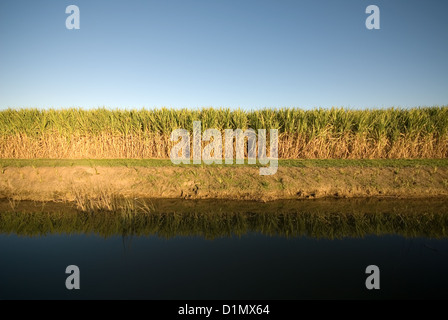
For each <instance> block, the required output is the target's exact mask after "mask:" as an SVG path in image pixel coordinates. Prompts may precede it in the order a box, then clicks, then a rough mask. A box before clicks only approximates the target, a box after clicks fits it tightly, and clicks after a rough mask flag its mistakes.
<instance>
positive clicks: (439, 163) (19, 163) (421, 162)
mask: <svg viewBox="0 0 448 320" xmlns="http://www.w3.org/2000/svg"><path fill="white" fill-rule="evenodd" d="M278 165H279V167H319V168H327V167H328V168H340V167H361V168H362V167H392V168H404V167H448V159H363V160H354V159H319V160H317V159H305V160H279V164H278ZM75 166H82V167H196V168H197V167H228V166H236V167H260V166H261V165H259V164H255V165H248V164H243V165H237V164H233V165H226V164H222V165H216V164H213V165H205V164H204V163H202V164H199V165H193V164H190V165H185V164H181V165H174V164H173V163H172V162H171V160H170V159H75V160H71V159H0V168H7V167H16V168H21V167H75Z"/></svg>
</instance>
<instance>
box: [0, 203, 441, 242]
mask: <svg viewBox="0 0 448 320" xmlns="http://www.w3.org/2000/svg"><path fill="white" fill-rule="evenodd" d="M106 200H107V201H106ZM106 200H104V199H94V200H79V201H81V204H80V203H77V206H78V208H82V209H83V211H81V210H74V209H73V208H72V209H67V210H61V211H58V212H53V213H48V212H45V211H42V210H43V209H44V208H43V207H42V208H41V209H42V210H40V209H37V210H36V212H34V213H30V212H24V211H17V212H13V211H10V212H3V213H0V232H2V233H15V234H19V235H28V236H31V235H42V234H52V233H66V234H76V233H96V234H99V235H102V236H112V235H120V234H126V235H129V234H134V235H157V236H160V237H166V238H170V237H175V236H201V237H205V238H210V239H211V238H216V237H225V236H231V235H237V236H241V235H244V234H246V233H248V232H257V233H261V234H264V235H270V236H284V237H297V236H309V237H315V238H330V239H333V238H343V237H363V236H366V235H384V234H398V235H401V236H405V237H432V238H445V237H447V236H448V228H447V226H448V212H447V211H446V210H444V211H439V210H438V209H433V210H431V208H430V207H428V208H427V209H421V208H420V209H418V210H414V211H413V210H412V209H409V208H404V209H401V208H400V207H396V208H390V209H389V210H386V211H382V212H362V211H356V210H353V208H350V206H346V208H345V210H343V211H339V209H335V210H327V211H322V210H320V209H318V210H317V211H316V210H313V209H312V206H311V207H310V209H305V208H304V209H303V210H297V211H290V210H281V209H279V210H277V211H266V212H253V211H252V210H247V211H245V212H242V211H241V210H239V211H238V212H232V211H229V210H228V209H225V210H222V209H219V207H216V208H218V209H211V208H212V207H210V206H209V207H208V210H196V209H195V208H194V207H193V208H191V207H190V208H188V207H185V208H183V209H178V208H175V207H172V208H171V209H170V208H169V207H168V208H162V209H157V208H156V207H154V206H150V205H149V204H148V202H147V201H143V200H140V201H137V200H133V199H127V200H126V199H120V198H112V199H106ZM82 201H85V202H82ZM105 203H106V204H107V205H106V206H105V205H104V204H105Z"/></svg>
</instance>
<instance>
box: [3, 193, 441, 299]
mask: <svg viewBox="0 0 448 320" xmlns="http://www.w3.org/2000/svg"><path fill="white" fill-rule="evenodd" d="M152 204H153V208H154V212H153V214H152V215H151V217H146V218H142V217H138V218H129V217H123V216H119V215H114V214H110V213H109V214H81V213H79V212H74V211H73V210H72V209H64V208H63V207H56V208H55V207H51V206H48V207H46V208H42V209H39V210H34V211H35V212H21V211H17V209H16V212H14V213H11V212H10V213H7V212H6V211H5V210H4V211H3V213H0V299H81V298H82V299H90V298H93V299H110V298H111V299H341V298H342V299H346V298H350V299H353V298H355V299H357V298H360V299H384V298H448V201H446V200H443V199H441V200H418V201H417V200H414V201H406V200H387V201H386V200H382V201H379V200H368V201H367V200H338V201H336V200H320V201H283V202H274V203H268V204H260V203H252V202H229V201H197V202H193V201H188V202H187V203H185V202H180V201H175V200H163V201H162V200H158V201H156V200H153V201H152ZM28 211H29V210H28ZM73 264H74V265H77V266H78V267H79V268H80V272H81V289H80V290H71V291H69V290H67V289H66V287H65V279H66V277H67V276H68V275H67V274H65V268H66V267H67V266H68V265H73ZM372 264H374V265H377V266H378V267H379V268H380V271H381V274H380V290H372V291H370V290H367V289H366V287H365V279H366V277H367V275H366V274H365V268H366V267H367V266H368V265H372Z"/></svg>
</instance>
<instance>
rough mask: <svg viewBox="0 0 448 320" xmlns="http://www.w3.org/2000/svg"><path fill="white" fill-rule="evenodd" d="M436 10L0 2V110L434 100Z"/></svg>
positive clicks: (440, 64) (445, 8) (225, 2)
mask: <svg viewBox="0 0 448 320" xmlns="http://www.w3.org/2000/svg"><path fill="white" fill-rule="evenodd" d="M71 4H74V5H77V6H78V7H79V9H80V12H81V29H80V30H67V29H66V28H65V20H66V18H67V17H68V14H66V13H65V8H66V7H67V6H68V5H71ZM370 4H375V5H377V6H379V8H380V10H381V29H380V30H367V29H366V27H365V19H366V18H367V16H368V15H367V14H366V13H365V9H366V7H367V6H368V5H370ZM447 15H448V1H445V0H426V1H423V0H421V1H414V0H387V1H386V0H338V1H335V0H306V1H300V0H294V1H285V0H276V1H274V0H272V1H271V0H270V1H263V0H203V1H196V0H195V1H193V0H179V1H172V0H163V1H143V0H141V1H136V0H129V1H113V0H107V1H100V0H89V1H84V0H70V1H65V0H64V1H62V0H61V1H54V0H44V1H23V0H1V2H0V109H3V108H7V107H12V108H17V107H54V108H59V107H72V106H79V107H99V106H106V107H121V108H124V107H131V108H137V109H139V108H142V107H147V108H153V107H162V106H166V107H175V108H179V107H189V108H197V107H202V106H213V107H231V108H236V107H242V108H248V109H255V108H262V107H292V106H293V107H301V108H313V107H331V106H338V107H339V106H345V107H353V108H365V107H368V108H375V107H389V106H401V107H412V106H422V105H427V106H431V105H444V104H448V19H447Z"/></svg>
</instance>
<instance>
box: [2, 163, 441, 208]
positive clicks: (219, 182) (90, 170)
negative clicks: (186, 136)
mask: <svg viewBox="0 0 448 320" xmlns="http://www.w3.org/2000/svg"><path fill="white" fill-rule="evenodd" d="M98 191H107V192H112V193H116V194H119V195H123V196H131V197H145V198H187V199H204V198H212V199H218V198H219V199H250V200H262V201H267V200H275V199H298V198H305V199H314V198H322V197H341V198H351V197H399V198H421V197H425V198H427V197H446V196H448V168H446V167H442V168H435V167H418V168H414V167H410V168H409V167H406V168H388V167H381V168H360V167H345V168H318V167H316V168H309V167H308V168H295V167H280V168H279V170H278V172H277V174H275V175H272V176H260V175H259V169H258V168H251V167H245V168H242V167H192V168H186V167H183V168H181V167H153V168H144V167H88V166H78V167H36V168H33V167H22V168H16V167H7V168H3V169H2V172H1V173H0V197H8V198H14V199H20V200H36V201H58V200H73V199H74V198H75V195H76V194H77V193H78V194H79V193H80V192H81V193H86V194H95V193H97V192H98Z"/></svg>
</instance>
